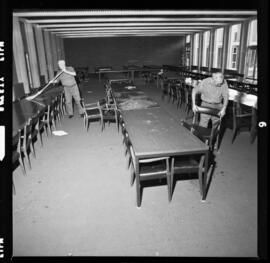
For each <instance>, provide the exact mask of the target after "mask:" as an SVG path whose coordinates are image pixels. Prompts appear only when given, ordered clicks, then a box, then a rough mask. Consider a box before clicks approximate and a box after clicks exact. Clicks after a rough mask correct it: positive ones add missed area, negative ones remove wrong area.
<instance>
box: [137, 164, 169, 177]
mask: <svg viewBox="0 0 270 263" xmlns="http://www.w3.org/2000/svg"><path fill="white" fill-rule="evenodd" d="M166 172H167V171H166V162H165V161H163V162H161V161H158V162H154V163H143V164H140V172H139V173H140V175H142V176H143V175H146V174H157V173H161V174H165V173H166Z"/></svg>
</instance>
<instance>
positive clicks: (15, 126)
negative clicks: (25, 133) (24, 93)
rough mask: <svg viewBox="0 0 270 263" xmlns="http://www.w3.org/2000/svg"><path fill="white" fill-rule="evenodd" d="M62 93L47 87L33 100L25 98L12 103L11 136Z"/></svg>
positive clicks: (60, 89) (59, 89)
mask: <svg viewBox="0 0 270 263" xmlns="http://www.w3.org/2000/svg"><path fill="white" fill-rule="evenodd" d="M62 91H63V88H62V87H61V86H60V87H49V88H48V90H46V91H44V92H43V93H42V94H40V95H39V96H37V97H36V98H34V99H33V100H27V99H26V98H24V99H22V100H18V101H14V102H13V103H12V136H15V135H16V134H17V132H18V131H19V130H21V129H23V127H24V126H25V124H26V123H27V122H28V120H29V119H30V118H32V117H34V116H37V114H38V112H40V111H42V110H43V109H44V108H45V107H46V106H47V105H49V104H51V102H52V100H53V99H54V98H55V97H56V96H57V95H58V94H59V93H60V92H62Z"/></svg>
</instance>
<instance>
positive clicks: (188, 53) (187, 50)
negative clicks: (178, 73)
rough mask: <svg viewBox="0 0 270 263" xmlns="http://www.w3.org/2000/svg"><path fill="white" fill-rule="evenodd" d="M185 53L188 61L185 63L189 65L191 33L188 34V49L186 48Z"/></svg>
mask: <svg viewBox="0 0 270 263" xmlns="http://www.w3.org/2000/svg"><path fill="white" fill-rule="evenodd" d="M185 53H186V54H185V55H186V62H185V65H186V66H187V67H189V66H190V35H187V36H186V50H185Z"/></svg>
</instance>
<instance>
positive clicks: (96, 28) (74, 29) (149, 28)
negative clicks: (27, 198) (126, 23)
mask: <svg viewBox="0 0 270 263" xmlns="http://www.w3.org/2000/svg"><path fill="white" fill-rule="evenodd" d="M208 28H211V27H189V28H186V27H94V28H91V27H85V28H83V27H82V28H63V29H53V30H48V31H50V32H52V33H55V32H67V31H84V30H88V31H95V30H135V29H137V30H138V29H140V30H158V29H164V30H168V29H179V30H181V29H182V30H190V29H195V30H200V29H208Z"/></svg>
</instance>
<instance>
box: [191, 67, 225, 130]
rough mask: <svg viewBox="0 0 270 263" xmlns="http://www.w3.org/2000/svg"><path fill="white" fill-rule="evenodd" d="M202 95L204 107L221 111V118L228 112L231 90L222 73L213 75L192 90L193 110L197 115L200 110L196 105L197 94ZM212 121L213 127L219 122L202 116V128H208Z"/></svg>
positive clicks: (216, 119)
mask: <svg viewBox="0 0 270 263" xmlns="http://www.w3.org/2000/svg"><path fill="white" fill-rule="evenodd" d="M197 93H200V94H201V99H202V104H201V106H202V107H207V108H213V109H219V110H220V111H219V115H220V117H223V116H224V115H225V112H226V107H227V104H228V99H229V89H228V84H227V82H226V80H224V76H223V74H222V73H221V72H216V73H213V74H212V77H209V78H206V79H204V80H203V81H202V82H201V83H200V84H199V85H196V86H195V87H194V88H193V90H192V110H193V112H194V113H195V112H196V111H197V110H198V109H197V106H196V104H195V98H196V94H197ZM210 119H211V120H212V125H214V126H215V125H216V123H217V121H218V120H219V119H218V118H217V117H214V116H210V115H207V114H201V115H200V123H199V125H200V126H203V127H207V126H208V122H209V120H210Z"/></svg>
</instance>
